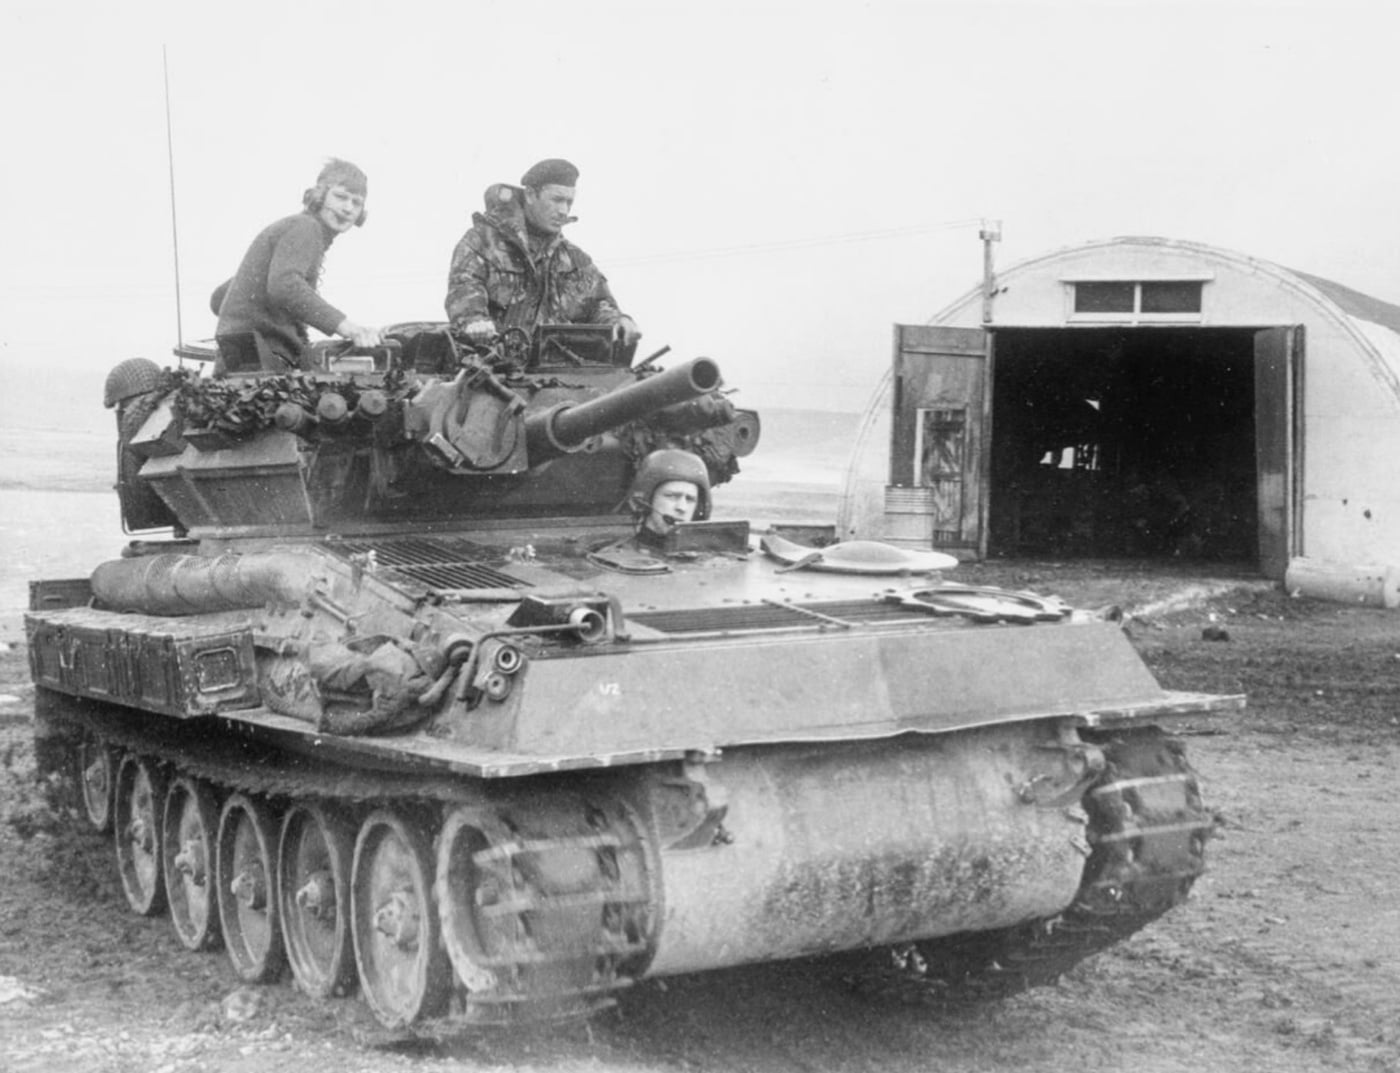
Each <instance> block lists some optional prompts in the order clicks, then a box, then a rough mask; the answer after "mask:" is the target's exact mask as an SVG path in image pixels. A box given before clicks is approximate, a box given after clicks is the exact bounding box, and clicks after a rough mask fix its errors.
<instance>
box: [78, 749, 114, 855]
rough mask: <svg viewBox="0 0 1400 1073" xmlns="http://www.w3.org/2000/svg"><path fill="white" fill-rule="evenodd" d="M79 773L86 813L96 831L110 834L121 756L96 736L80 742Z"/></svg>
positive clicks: (80, 797)
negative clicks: (118, 764)
mask: <svg viewBox="0 0 1400 1073" xmlns="http://www.w3.org/2000/svg"><path fill="white" fill-rule="evenodd" d="M75 761H76V763H75V766H76V768H77V770H76V772H75V775H76V777H77V780H78V797H79V800H80V802H81V803H82V807H83V815H84V816H86V817H87V821H88V823H89V824H91V825H92V828H93V830H95V831H101V832H102V833H103V834H106V833H107V832H108V831H110V830H111V829H112V788H113V786H115V785H116V781H117V756H116V753H115V752H113V751H112V750H111V749H110V748H108V747H107V746H106V745H103V744H102V743H101V742H99V741H96V740H95V739H93V738H84V739H83V740H82V741H81V742H79V743H78V748H77V752H76V755H75Z"/></svg>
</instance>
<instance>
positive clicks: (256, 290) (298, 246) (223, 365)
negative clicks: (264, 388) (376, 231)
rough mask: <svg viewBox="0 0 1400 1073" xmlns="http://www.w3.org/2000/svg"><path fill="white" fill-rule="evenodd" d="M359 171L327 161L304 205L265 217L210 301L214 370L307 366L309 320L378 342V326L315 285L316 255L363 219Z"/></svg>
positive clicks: (365, 343)
mask: <svg viewBox="0 0 1400 1073" xmlns="http://www.w3.org/2000/svg"><path fill="white" fill-rule="evenodd" d="M368 186H369V183H368V180H367V179H366V178H365V173H364V172H363V171H361V170H360V169H359V168H357V167H356V166H355V165H354V164H351V163H350V162H349V161H346V160H337V159H331V160H329V161H327V163H326V165H325V167H323V168H322V169H321V173H320V174H319V175H317V176H316V185H315V186H313V187H312V188H311V189H309V190H307V191H306V192H305V193H304V194H303V195H302V211H301V212H299V213H296V214H295V215H293V216H286V217H284V218H282V219H280V220H278V221H276V222H275V223H272V224H269V225H268V226H267V227H265V228H263V230H262V231H260V232H259V233H258V236H257V237H256V238H255V239H253V242H252V245H250V246H249V247H248V252H247V253H245V254H244V255H243V261H242V263H241V264H239V266H238V271H237V272H236V273H235V274H234V276H233V278H232V279H230V280H228V281H227V282H225V283H223V284H222V285H221V286H219V287H218V288H217V289H216V290H215V291H214V293H213V295H212V296H211V298H210V301H209V304H210V307H211V308H212V309H213V311H214V313H215V314H216V315H217V316H218V318H219V324H218V327H217V329H216V330H215V340H216V342H217V343H218V345H219V356H218V359H217V360H216V361H215V364H214V373H215V375H222V374H224V373H226V372H229V371H230V369H231V367H232V368H237V369H247V370H249V371H252V367H253V366H254V365H256V367H257V368H258V369H260V370H261V371H262V372H281V373H285V372H288V371H289V370H293V369H305V368H308V367H309V366H308V365H307V350H306V346H307V343H308V341H309V337H308V334H307V326H308V325H309V326H310V327H312V328H315V329H317V330H318V331H320V332H323V333H325V334H326V335H338V336H341V337H343V338H345V339H349V340H351V341H352V342H353V343H354V344H355V345H356V346H361V347H369V346H377V345H378V344H379V343H381V342H382V341H383V336H382V333H381V332H380V330H379V329H378V328H370V327H366V326H364V325H362V324H359V323H357V322H356V321H353V320H351V319H350V318H349V317H348V316H346V315H345V314H344V313H342V312H341V311H340V310H339V309H337V308H336V307H335V306H333V305H331V304H330V303H329V302H327V301H326V300H325V299H324V298H322V297H321V296H320V295H319V294H318V293H317V291H316V284H317V281H318V280H319V279H320V275H321V262H322V260H323V258H324V257H325V255H326V251H327V250H328V249H330V245H331V243H332V242H334V241H335V239H336V236H338V235H343V234H345V232H347V231H349V230H350V229H351V228H352V227H361V226H363V225H364V222H365V197H366V195H367V194H368Z"/></svg>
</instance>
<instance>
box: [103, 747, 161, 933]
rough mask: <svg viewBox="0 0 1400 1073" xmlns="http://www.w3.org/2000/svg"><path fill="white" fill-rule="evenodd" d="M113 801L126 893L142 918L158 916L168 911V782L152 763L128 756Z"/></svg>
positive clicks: (120, 871) (119, 866)
mask: <svg viewBox="0 0 1400 1073" xmlns="http://www.w3.org/2000/svg"><path fill="white" fill-rule="evenodd" d="M112 801H113V808H112V830H113V834H114V841H115V843H116V847H117V874H118V875H119V876H120V877H121V882H122V890H123V891H124V892H125V894H126V900H127V902H129V903H130V905H131V908H132V909H134V910H136V912H138V913H140V914H141V915H142V916H148V917H149V916H156V915H157V914H158V913H160V911H161V910H162V909H164V908H165V885H164V883H163V882H162V881H161V869H160V819H161V809H162V806H163V804H164V801H165V780H164V778H163V777H162V776H161V773H160V771H159V769H158V768H156V767H155V766H154V765H153V764H151V763H150V762H149V761H147V760H143V759H142V758H141V757H139V756H134V755H132V754H127V755H126V756H124V757H122V761H121V764H120V766H119V767H118V768H117V779H116V788H115V791H114V794H113V798H112Z"/></svg>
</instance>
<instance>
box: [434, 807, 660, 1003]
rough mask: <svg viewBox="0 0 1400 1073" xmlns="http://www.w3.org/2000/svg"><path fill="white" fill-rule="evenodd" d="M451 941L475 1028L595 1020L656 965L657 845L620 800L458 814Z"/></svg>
mask: <svg viewBox="0 0 1400 1073" xmlns="http://www.w3.org/2000/svg"><path fill="white" fill-rule="evenodd" d="M439 854H440V856H439V868H438V878H437V891H436V896H437V900H438V905H439V907H440V911H441V912H442V914H443V941H444V944H445V945H446V946H447V948H448V952H449V954H450V955H451V957H452V960H453V962H454V965H456V966H457V969H458V977H459V980H461V981H462V982H463V983H464V984H466V990H465V993H464V995H463V998H464V1000H465V1011H464V1013H465V1019H466V1020H467V1021H468V1022H470V1023H473V1024H497V1025H506V1024H521V1023H529V1022H539V1021H557V1020H562V1019H569V1018H574V1017H581V1016H587V1015H588V1014H591V1013H593V1012H596V1011H597V1010H599V1009H602V1008H605V1007H607V1006H610V1005H612V1004H613V1002H614V998H613V995H614V994H615V993H616V992H617V991H619V990H621V989H624V988H626V987H628V986H630V985H631V984H632V983H633V981H634V980H635V979H636V977H637V976H638V975H639V974H640V973H641V972H642V971H644V970H645V968H646V964H647V962H648V961H649V960H650V958H651V954H652V951H653V944H654V941H655V928H656V923H657V921H658V919H659V915H660V905H659V890H658V888H657V885H656V884H657V874H656V868H657V862H656V860H655V852H654V848H653V847H652V846H651V844H650V843H649V841H648V839H647V837H646V834H645V832H644V830H643V829H642V827H641V825H640V823H639V822H638V819H637V817H636V816H635V814H634V813H633V812H632V811H631V809H630V808H629V807H628V806H626V805H625V804H623V803H622V802H621V801H619V800H617V799H609V798H597V799H589V798H575V797H574V796H573V795H564V796H563V797H562V798H560V799H559V800H558V801H556V802H555V803H554V804H553V806H541V805H539V804H536V803H531V802H528V801H521V802H517V803H516V804H515V805H511V804H508V803H502V804H501V805H498V806H495V807H491V808H479V809H469V810H454V811H453V812H452V813H451V814H450V815H449V817H448V820H447V823H446V825H445V826H444V829H443V833H442V835H441V838H440V843H439Z"/></svg>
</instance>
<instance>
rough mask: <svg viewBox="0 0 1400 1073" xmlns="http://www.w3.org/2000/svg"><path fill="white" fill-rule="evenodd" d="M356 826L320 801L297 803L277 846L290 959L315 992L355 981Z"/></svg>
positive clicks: (325, 994)
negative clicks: (353, 872)
mask: <svg viewBox="0 0 1400 1073" xmlns="http://www.w3.org/2000/svg"><path fill="white" fill-rule="evenodd" d="M354 852H355V829H354V828H353V827H352V826H351V825H350V824H349V823H348V822H347V821H346V820H344V819H342V818H341V817H340V816H338V815H336V814H335V813H333V812H331V811H329V810H327V809H325V808H322V807H321V806H320V805H293V806H292V808H291V809H290V811H288V813H287V815H286V816H285V817H284V818H283V820H282V837H281V839H280V841H279V842H278V847H277V897H278V899H279V902H280V905H279V906H278V909H279V912H280V914H281V918H282V932H283V936H284V938H285V940H286V944H287V960H288V961H289V962H290V963H291V966H292V975H293V976H295V977H296V979H297V983H298V984H299V985H300V986H301V989H302V990H303V991H305V992H306V993H307V994H308V995H311V996H313V997H315V998H330V997H331V996H333V995H344V994H348V993H349V992H350V991H351V990H352V989H353V988H354V986H355V951H354V942H353V940H352V937H351V931H350V868H351V864H352V863H353V860H354Z"/></svg>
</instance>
